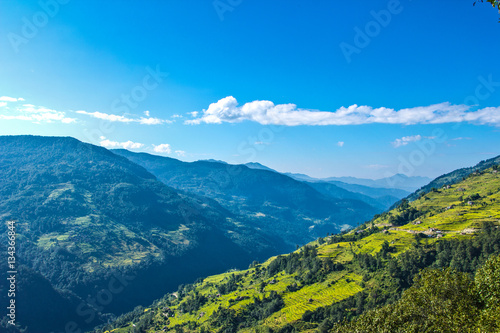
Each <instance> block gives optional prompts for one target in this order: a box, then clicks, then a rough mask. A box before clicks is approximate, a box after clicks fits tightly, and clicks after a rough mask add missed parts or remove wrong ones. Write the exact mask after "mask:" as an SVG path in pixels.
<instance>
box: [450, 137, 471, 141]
mask: <svg viewBox="0 0 500 333" xmlns="http://www.w3.org/2000/svg"><path fill="white" fill-rule="evenodd" d="M452 140H453V141H458V140H472V138H469V137H462V136H460V137H458V138H454V139H452Z"/></svg>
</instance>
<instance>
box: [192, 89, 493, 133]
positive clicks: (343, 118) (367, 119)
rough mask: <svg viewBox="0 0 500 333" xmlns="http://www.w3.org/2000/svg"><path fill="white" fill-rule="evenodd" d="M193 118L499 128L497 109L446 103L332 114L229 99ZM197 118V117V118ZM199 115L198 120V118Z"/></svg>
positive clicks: (352, 109) (198, 120)
mask: <svg viewBox="0 0 500 333" xmlns="http://www.w3.org/2000/svg"><path fill="white" fill-rule="evenodd" d="M191 115H192V116H193V117H194V118H195V119H191V120H186V121H185V122H184V123H185V124H191V125H196V124H201V123H207V124H220V123H224V122H227V123H237V122H242V121H245V120H248V121H254V122H257V123H260V124H262V125H286V126H298V125H362V124H405V125H412V124H442V123H456V122H471V123H477V124H488V125H497V126H498V125H500V107H489V108H484V109H480V110H477V111H471V110H470V106H468V105H453V104H450V103H448V102H445V103H440V104H434V105H429V106H418V107H413V108H405V109H401V110H395V109H392V108H386V107H380V108H373V107H371V106H366V105H361V106H358V105H356V104H354V105H351V106H349V107H347V108H346V107H341V108H339V109H338V110H336V111H334V112H330V111H318V110H308V109H300V108H297V106H296V105H295V104H278V105H275V104H274V103H273V102H271V101H253V102H249V103H245V104H244V105H242V106H239V105H238V101H237V100H236V98H234V97H233V96H228V97H225V98H223V99H221V100H219V101H218V102H216V103H212V104H210V106H209V107H208V109H206V110H203V112H201V113H200V114H198V113H197V112H196V111H195V112H191ZM199 115H200V116H199ZM198 116H199V117H198Z"/></svg>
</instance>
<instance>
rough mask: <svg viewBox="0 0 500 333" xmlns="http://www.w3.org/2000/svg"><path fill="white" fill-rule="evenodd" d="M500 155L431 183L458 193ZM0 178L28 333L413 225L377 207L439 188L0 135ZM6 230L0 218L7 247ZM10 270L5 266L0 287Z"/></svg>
mask: <svg viewBox="0 0 500 333" xmlns="http://www.w3.org/2000/svg"><path fill="white" fill-rule="evenodd" d="M498 159H499V158H497V159H492V160H488V161H484V162H482V163H480V165H478V166H476V167H474V168H469V169H464V170H462V171H461V170H458V171H456V172H455V173H451V174H449V175H444V176H443V177H440V178H438V179H436V180H435V181H434V185H432V184H433V183H431V185H432V186H433V187H435V186H436V184H441V185H440V186H442V185H445V184H446V185H453V184H455V183H456V182H458V181H459V178H460V177H462V178H463V177H467V175H468V176H469V177H470V176H473V175H475V174H480V173H481V172H484V170H486V169H487V168H489V167H492V166H495V165H496V164H498ZM491 173H492V174H493V171H492V172H491ZM0 175H1V177H0V217H1V218H2V221H4V222H7V221H13V223H15V226H16V227H15V228H16V237H17V240H16V244H17V245H16V246H17V247H16V265H17V267H16V268H17V270H18V276H19V279H18V286H17V287H18V292H17V296H16V297H17V298H16V300H17V301H18V307H17V310H16V311H17V314H18V318H19V321H18V322H19V323H20V325H21V326H20V327H24V328H26V327H27V330H26V332H66V331H68V330H69V331H78V330H88V329H91V328H92V327H95V326H96V325H102V324H105V323H107V322H109V321H111V320H114V319H115V318H116V316H117V315H120V314H122V313H124V312H127V311H130V310H132V309H133V308H134V307H136V306H146V305H148V304H151V303H152V302H153V300H155V299H158V298H160V297H161V296H162V295H164V294H166V293H169V292H171V291H173V290H176V289H179V288H178V286H179V285H182V284H186V283H191V282H193V281H195V280H196V279H197V278H199V277H201V276H208V275H210V274H216V273H220V272H225V271H228V270H230V269H244V268H246V267H248V265H249V264H250V263H252V262H254V264H252V265H254V266H255V265H259V264H255V263H256V262H260V261H264V260H266V259H267V258H269V257H272V256H275V255H279V254H282V253H289V252H291V251H294V250H295V249H296V248H298V247H300V246H301V245H304V244H311V242H315V240H317V239H320V240H321V239H324V237H325V236H326V235H329V234H331V235H334V234H338V233H342V234H345V233H346V232H347V231H348V230H350V229H352V228H354V227H356V226H357V225H360V224H363V222H365V221H369V220H370V219H371V218H372V217H373V216H374V215H375V216H381V217H379V218H378V219H379V220H380V219H385V220H387V221H386V222H382V223H387V224H394V223H400V222H401V219H407V218H408V217H407V216H406V215H404V218H403V217H401V218H400V217H399V216H400V215H401V214H396V215H394V218H393V219H392V220H390V219H388V216H391V214H389V215H387V214H388V213H384V211H385V210H387V208H388V207H389V206H391V205H393V204H394V203H395V202H396V201H399V200H400V199H402V198H404V197H408V198H409V199H411V200H413V199H412V198H413V197H414V196H416V199H415V200H414V201H418V202H421V200H422V199H421V197H422V196H424V195H432V193H434V192H433V191H435V189H432V188H429V189H428V186H427V187H426V186H424V187H422V189H421V190H420V192H416V193H415V194H412V195H410V196H408V192H406V191H404V190H401V189H397V188H379V187H377V188H376V187H370V186H366V185H359V184H348V183H345V182H341V181H338V180H327V181H326V180H310V179H309V180H305V179H295V178H293V177H289V176H287V175H285V174H281V173H279V172H276V171H274V170H269V168H267V167H264V166H262V165H260V164H259V165H257V164H255V163H253V164H247V165H231V164H227V163H225V162H221V161H197V162H191V163H188V162H182V161H180V160H177V159H173V158H168V157H162V156H155V155H150V154H146V153H133V152H130V151H127V150H107V149H105V148H103V147H98V146H94V145H91V144H87V143H83V142H80V141H78V140H76V139H74V138H70V137H38V136H0ZM462 178H460V180H461V179H462ZM444 179H446V180H447V181H448V182H449V183H448V184H447V183H446V181H444ZM429 186H430V185H429ZM426 193H427V194H426ZM486 195H490V194H488V193H486ZM474 198H475V197H474ZM474 198H472V197H470V198H469V197H467V199H470V200H476V199H474ZM462 199H463V200H465V197H463V198H462ZM411 200H410V201H411ZM419 200H420V201H419ZM404 202H408V201H403V203H404ZM440 209H441V208H440ZM411 214H414V211H411ZM411 216H414V215H411ZM385 220H384V221H385ZM363 225H364V226H365V227H366V224H363ZM7 229H8V227H7V223H2V224H1V226H0V232H1V234H0V241H2V242H3V243H7ZM356 230H359V229H356ZM328 237H330V238H329V239H331V237H332V236H328ZM316 242H317V241H316ZM379 245H380V244H379ZM377 246H378V245H377ZM270 262H271V261H269V263H270ZM317 264H318V265H319V264H321V263H320V262H318V263H317ZM265 265H266V267H267V265H268V264H265ZM338 268H339V269H340V266H339V267H338ZM7 271H8V269H7V267H6V262H5V261H3V262H0V279H2V280H5V279H6V276H5V274H6V272H7ZM349 274H350V273H349ZM224 276H225V277H227V275H224ZM0 287H1V290H0V305H1V306H2V307H3V306H6V305H7V302H8V299H7V293H6V290H5V285H4V284H1V286H0ZM183 288H184V287H182V288H180V290H181V291H183V290H184V289H183ZM189 288H191V287H189ZM222 288H224V287H222ZM231 288H233V287H231ZM177 296H179V294H177ZM177 296H176V297H177ZM238 297H239V296H238ZM265 297H267V296H265ZM265 297H264V298H265ZM48 303H49V304H50V305H51V306H46V307H45V306H40V304H48ZM151 313H152V312H151ZM133 316H136V314H134V315H133ZM4 319H5V318H4ZM5 324H6V323H5V320H3V321H1V322H0V325H3V326H1V327H5Z"/></svg>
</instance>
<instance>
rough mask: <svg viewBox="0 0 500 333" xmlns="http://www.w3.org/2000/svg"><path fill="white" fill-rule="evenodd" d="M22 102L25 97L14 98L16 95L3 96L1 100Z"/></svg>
mask: <svg viewBox="0 0 500 333" xmlns="http://www.w3.org/2000/svg"><path fill="white" fill-rule="evenodd" d="M18 101H19V102H22V101H24V98H14V97H9V96H1V97H0V102H18Z"/></svg>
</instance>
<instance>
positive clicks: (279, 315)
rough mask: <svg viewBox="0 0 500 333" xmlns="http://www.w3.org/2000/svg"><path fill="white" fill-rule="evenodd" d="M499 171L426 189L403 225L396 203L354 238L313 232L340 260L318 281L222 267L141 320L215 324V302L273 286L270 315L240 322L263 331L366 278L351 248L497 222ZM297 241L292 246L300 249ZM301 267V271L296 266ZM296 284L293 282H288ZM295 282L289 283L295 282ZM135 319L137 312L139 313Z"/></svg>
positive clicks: (236, 303)
mask: <svg viewBox="0 0 500 333" xmlns="http://www.w3.org/2000/svg"><path fill="white" fill-rule="evenodd" d="M499 196H500V176H499V173H498V171H497V170H494V169H488V170H486V171H484V172H482V173H474V174H471V175H470V176H469V177H468V178H467V179H465V180H463V181H462V182H460V183H458V184H455V185H452V186H448V185H445V186H444V187H442V188H440V189H434V190H433V191H431V192H429V193H428V194H426V195H423V196H421V197H420V198H419V199H417V200H415V201H414V202H411V203H409V207H410V209H411V208H414V209H416V210H417V211H418V212H419V214H418V217H417V218H415V219H412V220H410V221H407V222H406V223H405V224H404V225H401V226H395V225H392V224H391V223H390V222H391V221H394V220H395V218H396V217H397V216H398V215H400V214H401V212H402V210H401V209H399V208H396V209H394V210H392V211H390V212H388V213H385V214H382V215H380V216H377V217H376V218H374V219H373V220H372V221H371V222H368V223H367V224H365V225H364V226H361V227H360V228H358V229H355V230H353V231H351V232H350V233H348V234H347V235H349V234H350V235H356V233H359V232H360V231H361V230H363V229H365V228H368V227H370V226H375V227H376V228H377V232H375V233H372V234H370V235H368V236H366V237H363V238H361V239H357V240H354V241H340V242H335V243H332V240H331V238H332V236H328V237H326V238H323V239H319V240H317V241H315V242H313V243H311V244H309V245H308V246H314V247H316V249H317V255H318V256H319V257H320V258H321V259H322V260H323V262H333V263H336V264H342V265H343V267H344V269H342V270H338V271H333V272H330V273H328V274H327V276H326V277H325V278H324V279H323V280H322V281H320V282H315V283H312V284H308V285H300V283H298V282H297V281H298V280H300V279H297V276H296V275H297V274H298V273H292V274H286V272H285V271H284V270H282V271H280V272H278V273H277V274H275V275H273V276H268V275H266V273H265V272H266V267H267V266H269V265H270V264H271V263H272V262H273V261H274V260H276V257H273V258H270V259H269V260H268V261H266V262H265V263H262V264H259V265H257V266H256V267H252V268H249V269H248V270H243V271H234V272H227V273H224V274H220V275H215V276H210V277H207V278H205V279H203V280H199V281H198V282H197V283H195V284H194V285H193V287H192V288H191V290H190V291H189V292H188V293H187V294H186V295H184V296H183V297H182V298H181V297H179V296H178V295H177V294H176V293H173V294H170V295H167V296H165V297H164V298H163V299H162V300H159V301H157V302H156V303H155V304H154V305H152V306H151V307H150V308H148V309H147V312H146V313H148V312H150V311H151V312H150V314H149V315H150V316H151V313H154V315H153V317H152V318H151V320H150V322H149V324H148V328H147V329H148V331H149V332H158V331H179V332H180V331H185V332H193V331H203V330H205V331H215V332H216V331H218V329H219V328H218V327H217V326H214V325H213V323H214V318H215V317H216V316H215V313H216V312H217V311H218V310H219V309H232V310H234V311H235V312H236V313H243V312H244V311H245V310H246V309H247V308H248V307H249V306H250V305H251V304H252V303H254V301H255V299H263V298H265V297H269V296H270V295H271V293H272V292H273V291H274V292H277V293H278V294H279V295H281V298H282V300H283V301H284V305H283V306H282V307H281V308H280V309H279V310H278V311H275V312H274V313H272V314H271V315H270V316H268V317H266V318H264V319H262V320H260V321H259V322H258V323H256V325H254V326H253V327H247V328H243V329H241V331H242V332H260V331H266V330H265V328H266V327H267V328H271V329H274V330H276V329H278V328H280V327H283V326H284V325H286V324H287V323H294V322H297V321H298V320H300V319H301V318H302V316H303V315H304V313H305V312H306V311H314V310H315V309H317V308H319V307H324V306H327V305H331V304H333V303H335V302H339V301H341V300H343V299H346V298H348V297H350V296H352V295H355V294H356V293H358V292H360V291H362V290H363V289H364V288H368V287H369V286H370V283H371V282H370V281H362V278H363V277H362V276H361V274H360V272H359V271H358V269H357V268H356V267H355V266H354V265H350V263H351V262H352V260H353V257H354V256H355V254H359V253H364V254H371V255H375V254H376V253H377V252H379V251H380V250H381V248H382V244H383V243H384V242H386V241H387V242H388V243H389V244H390V245H391V247H392V248H393V252H392V253H391V254H390V255H392V256H399V255H400V254H401V253H403V252H405V251H407V250H408V249H410V248H411V247H412V246H413V244H414V243H415V239H416V237H415V234H418V233H423V234H426V235H427V236H428V237H427V238H426V239H425V241H426V242H427V243H429V244H430V243H433V242H438V241H444V240H447V239H452V238H459V239H460V238H469V237H474V233H475V232H477V231H478V230H479V229H480V228H481V226H482V224H483V223H484V222H493V223H495V224H498V222H499V220H500V198H499ZM303 250H304V249H303V248H301V249H298V250H297V251H296V252H300V251H303ZM301 274H304V272H301ZM232 275H234V276H236V277H241V279H239V280H238V282H237V289H236V290H234V291H231V292H229V293H227V294H221V293H220V291H218V287H219V286H221V285H222V284H224V283H227V282H228V281H229V280H230V279H231V276H232ZM294 284H298V288H290V286H292V285H294ZM296 289H297V290H296ZM199 296H205V297H206V298H207V299H208V301H207V302H206V303H204V304H203V305H202V306H200V307H199V308H196V309H195V310H192V311H191V312H183V311H182V310H181V309H182V308H183V304H186V303H187V302H192V300H193V299H194V298H195V297H199ZM142 319H143V318H142ZM140 320H141V317H134V319H133V320H132V321H130V322H127V323H122V324H121V325H122V327H121V328H118V329H114V330H113V331H114V332H132V331H133V329H134V328H135V327H134V325H135V324H136V323H138V322H139V321H140ZM302 331H304V332H308V331H311V332H313V331H314V327H307V325H306V326H304V327H303V329H302Z"/></svg>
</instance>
